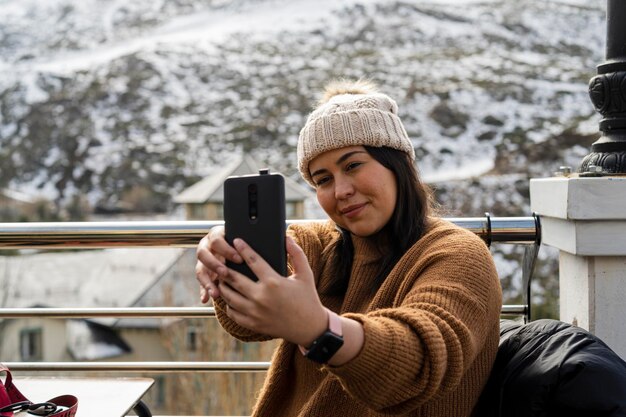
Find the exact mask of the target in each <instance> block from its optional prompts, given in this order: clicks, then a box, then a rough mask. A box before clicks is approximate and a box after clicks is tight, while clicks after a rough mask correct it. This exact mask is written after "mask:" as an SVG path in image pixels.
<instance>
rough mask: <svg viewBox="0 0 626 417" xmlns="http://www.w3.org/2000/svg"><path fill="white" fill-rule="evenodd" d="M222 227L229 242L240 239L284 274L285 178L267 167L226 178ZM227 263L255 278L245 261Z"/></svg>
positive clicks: (285, 269)
mask: <svg viewBox="0 0 626 417" xmlns="http://www.w3.org/2000/svg"><path fill="white" fill-rule="evenodd" d="M224 228H225V234H226V241H227V242H228V243H229V244H230V245H232V244H233V240H234V239H235V238H241V239H243V240H244V241H245V242H246V243H247V244H248V245H250V246H251V247H252V249H254V250H255V251H256V252H257V253H258V254H259V255H260V256H261V257H262V258H263V259H265V261H266V262H267V263H268V264H270V266H271V267H272V268H274V270H275V271H276V272H278V273H279V274H281V275H287V251H286V248H285V233H286V228H287V226H286V219H285V178H284V177H283V176H282V175H280V174H270V172H269V169H261V170H259V174H258V175H257V174H254V175H243V176H237V177H228V178H226V180H225V181H224ZM226 265H227V266H228V267H229V268H232V269H234V270H236V271H238V272H241V273H242V274H244V275H247V276H248V277H249V278H250V279H252V280H254V281H257V280H258V278H257V277H256V275H255V274H254V273H253V272H252V270H250V268H249V267H248V265H246V263H245V262H244V263H242V264H236V263H233V262H230V261H227V262H226Z"/></svg>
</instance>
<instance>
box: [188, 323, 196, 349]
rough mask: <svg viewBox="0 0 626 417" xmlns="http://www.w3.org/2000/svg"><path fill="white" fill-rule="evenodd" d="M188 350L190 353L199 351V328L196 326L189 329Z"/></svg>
mask: <svg viewBox="0 0 626 417" xmlns="http://www.w3.org/2000/svg"><path fill="white" fill-rule="evenodd" d="M187 350H188V351H189V352H195V351H196V350H198V328H197V327H196V326H189V327H188V328H187Z"/></svg>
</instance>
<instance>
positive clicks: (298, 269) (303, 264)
mask: <svg viewBox="0 0 626 417" xmlns="http://www.w3.org/2000/svg"><path fill="white" fill-rule="evenodd" d="M285 243H286V246H287V253H288V254H289V256H290V257H291V264H292V266H293V275H298V274H302V273H304V272H307V271H310V270H311V267H310V266H309V260H308V259H307V257H306V255H305V254H304V251H303V250H302V248H301V247H300V246H298V244H297V243H296V242H295V241H294V240H293V238H292V237H291V236H287V237H286V239H285Z"/></svg>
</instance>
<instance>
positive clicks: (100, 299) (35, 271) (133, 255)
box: [0, 248, 192, 324]
mask: <svg viewBox="0 0 626 417" xmlns="http://www.w3.org/2000/svg"><path fill="white" fill-rule="evenodd" d="M183 251H184V249H182V248H119V249H105V250H87V251H80V252H49V253H36V254H30V255H21V256H2V257H0V305H2V306H3V307H16V308H17V307H30V306H32V305H36V304H39V305H48V306H52V307H65V308H68V307H128V306H130V305H132V304H133V303H135V301H136V300H137V299H138V298H140V297H141V295H142V294H143V293H144V292H146V291H147V289H148V288H150V287H151V286H152V285H153V284H154V281H155V280H157V279H158V278H159V277H160V276H161V275H162V274H163V273H165V271H167V270H169V268H170V267H171V266H172V265H173V264H174V263H175V262H176V261H177V260H178V259H179V257H180V256H181V254H182V253H183ZM191 280H192V279H191ZM97 321H98V322H101V323H105V324H112V323H114V322H115V319H114V318H112V319H102V320H97Z"/></svg>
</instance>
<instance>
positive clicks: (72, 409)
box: [0, 363, 78, 417]
mask: <svg viewBox="0 0 626 417" xmlns="http://www.w3.org/2000/svg"><path fill="white" fill-rule="evenodd" d="M0 372H5V373H6V375H7V377H6V380H5V381H4V384H3V383H2V381H0V407H5V406H7V405H10V404H13V403H17V402H21V401H28V402H30V401H29V400H28V399H26V397H24V395H22V393H21V392H20V390H18V389H17V387H16V386H15V385H14V384H13V377H12V376H11V371H9V368H7V367H6V366H5V365H4V364H2V363H0ZM47 402H51V403H54V404H56V405H60V406H63V407H67V410H63V411H60V412H58V413H55V414H50V415H49V416H48V417H74V416H75V415H76V410H77V408H78V398H76V397H75V396H73V395H60V396H58V397H54V398H52V399H51V400H48V401H47ZM12 415H13V413H0V416H12Z"/></svg>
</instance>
